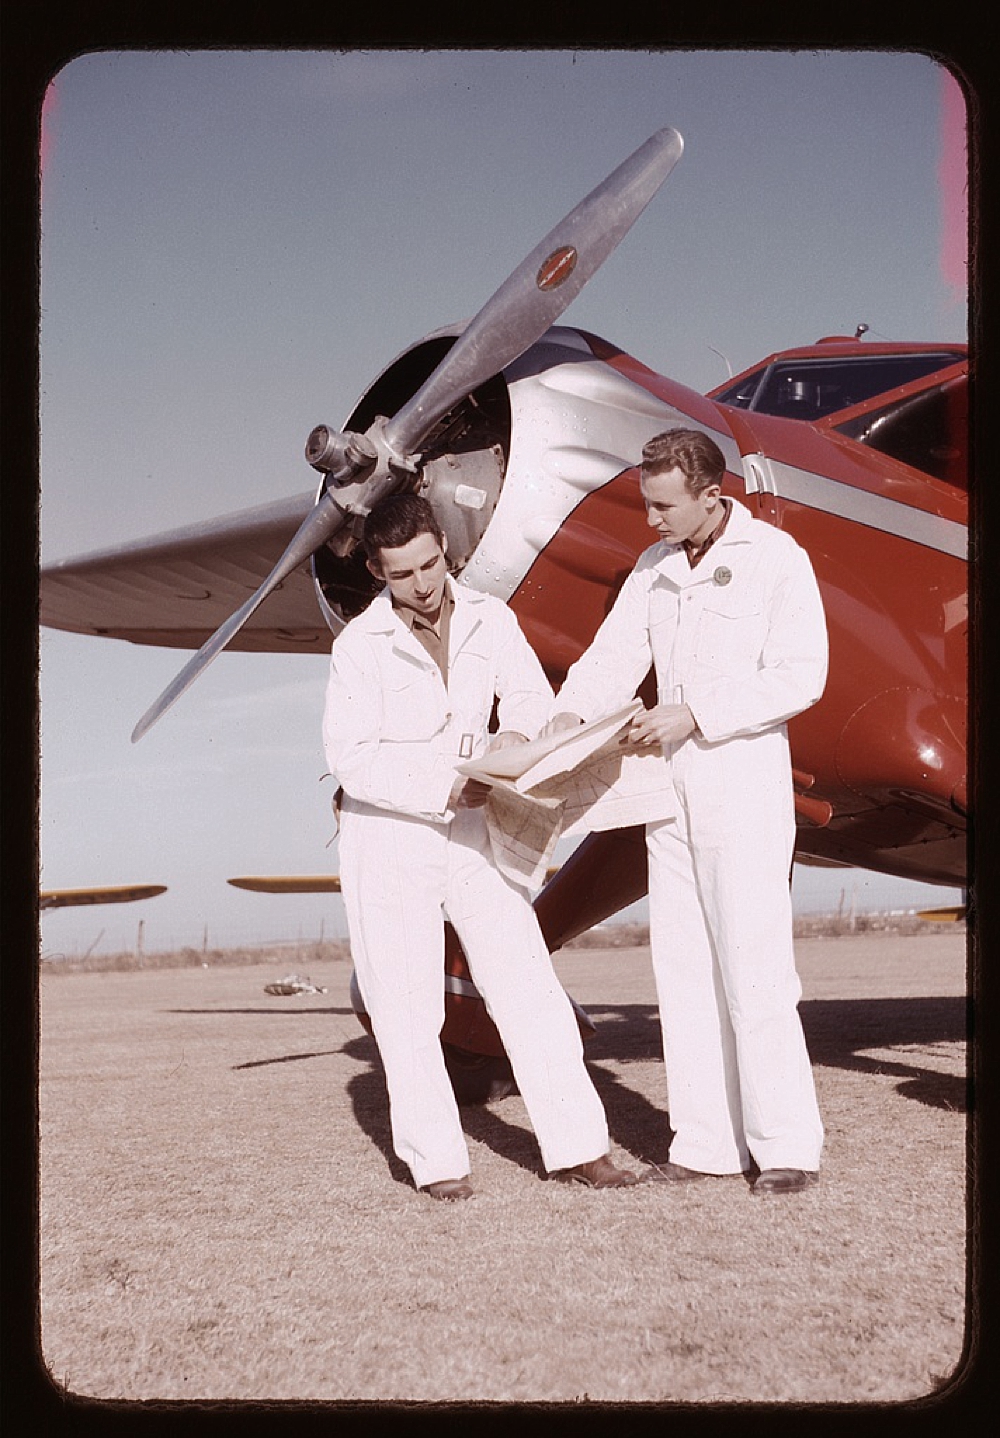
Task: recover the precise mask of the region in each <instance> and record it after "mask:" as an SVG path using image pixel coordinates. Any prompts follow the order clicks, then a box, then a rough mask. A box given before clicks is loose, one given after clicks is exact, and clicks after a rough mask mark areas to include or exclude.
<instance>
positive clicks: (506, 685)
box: [323, 494, 636, 1199]
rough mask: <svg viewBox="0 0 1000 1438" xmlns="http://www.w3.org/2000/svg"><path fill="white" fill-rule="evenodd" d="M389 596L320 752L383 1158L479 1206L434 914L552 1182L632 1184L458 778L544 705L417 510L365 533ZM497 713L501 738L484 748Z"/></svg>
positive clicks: (533, 723) (343, 664)
mask: <svg viewBox="0 0 1000 1438" xmlns="http://www.w3.org/2000/svg"><path fill="white" fill-rule="evenodd" d="M364 545H365V550H366V553H367V556H368V566H369V568H370V570H371V571H372V573H373V574H374V575H375V576H376V578H378V579H383V580H384V581H385V586H386V587H385V589H384V590H383V591H382V592H381V593H380V594H379V595H377V596H376V598H375V599H374V600H373V601H372V603H371V604H370V606H369V607H368V609H367V610H365V612H364V613H363V614H360V615H358V616H357V617H356V618H355V619H353V620H351V622H350V624H348V626H347V628H346V629H345V630H344V631H343V632H342V633H341V634H340V635H339V637H338V638H337V639H336V641H335V643H334V645H333V652H332V656H331V663H330V679H329V684H328V688H327V696H326V711H325V716H324V723H323V738H324V746H325V749H326V755H327V760H328V763H329V765H330V769H331V771H332V772H333V774H334V775H335V777H336V779H337V781H338V783H339V784H340V785H341V786H342V789H343V791H344V796H343V800H342V805H341V828H340V872H341V882H342V885H343V894H344V902H345V906H346V908H347V919H348V926H349V929H350V936H351V952H352V956H353V959H354V965H355V971H356V974H357V979H358V987H359V988H360V990H361V995H362V998H363V999H364V1001H365V1007H366V1009H367V1011H368V1014H369V1017H370V1018H371V1022H372V1029H373V1032H374V1035H375V1041H376V1043H377V1044H378V1048H379V1053H380V1055H381V1058H382V1063H383V1067H384V1069H385V1075H386V1084H387V1087H388V1090H389V1111H390V1121H391V1125H392V1134H393V1147H394V1149H395V1151H396V1153H397V1155H398V1156H399V1157H400V1158H401V1159H402V1160H403V1161H404V1162H405V1163H406V1164H407V1165H408V1166H409V1168H410V1171H411V1173H412V1174H413V1180H414V1183H415V1184H416V1186H417V1188H418V1189H421V1190H423V1191H425V1192H427V1193H429V1194H431V1195H432V1197H434V1198H442V1199H460V1198H468V1197H470V1196H471V1194H472V1187H471V1184H470V1183H469V1179H468V1175H469V1154H468V1148H467V1146H466V1143H465V1137H464V1134H463V1132H462V1126H461V1122H460V1120H459V1113H458V1106H457V1104H456V1101H455V1096H454V1092H453V1090H452V1087H451V1084H450V1082H449V1079H448V1074H447V1071H446V1069H445V1065H444V1057H443V1054H442V1052H441V1044H440V1038H439V1035H440V1030H441V1025H442V1023H443V1021H444V918H445V916H447V917H448V919H450V921H451V923H452V925H453V927H454V928H455V930H456V932H457V934H458V937H459V939H460V940H461V943H462V947H463V949H464V951H465V956H466V959H467V960H468V964H469V970H470V973H471V974H472V978H473V981H474V983H475V984H476V987H477V988H478V989H479V992H480V993H481V994H482V996H483V1000H484V1002H485V1004H486V1007H487V1009H488V1010H489V1013H490V1015H491V1017H492V1018H493V1020H494V1022H495V1023H496V1025H497V1028H498V1030H499V1031H500V1035H501V1037H502V1039H503V1041H504V1046H505V1048H506V1051H507V1055H508V1057H509V1059H510V1062H511V1066H512V1068H513V1070H514V1077H515V1079H516V1080H517V1084H518V1088H519V1090H520V1092H521V1096H522V1098H523V1099H524V1103H525V1106H526V1108H527V1110H528V1115H529V1117H530V1119H531V1122H532V1124H533V1126H534V1129H535V1134H536V1137H537V1139H538V1143H539V1147H540V1148H541V1152H542V1161H543V1164H544V1166H545V1168H546V1170H547V1171H548V1172H549V1174H550V1175H551V1176H553V1177H555V1178H558V1179H562V1180H569V1181H576V1182H579V1183H583V1184H586V1185H588V1186H590V1187H596V1188H612V1187H613V1188H617V1187H623V1186H626V1185H629V1184H633V1183H635V1182H636V1178H635V1175H634V1174H633V1173H631V1172H630V1171H628V1170H627V1169H620V1168H617V1167H616V1166H615V1165H614V1164H613V1163H612V1162H611V1159H610V1158H609V1157H608V1156H607V1155H608V1129H607V1121H606V1118H605V1114H604V1109H603V1106H602V1104H601V1101H600V1098H599V1097H598V1095H597V1091H596V1090H595V1088H594V1086H593V1083H592V1082H591V1079H590V1076H589V1074H588V1073H587V1070H586V1067H585V1065H584V1060H583V1045H582V1042H581V1039H580V1031H579V1028H578V1025H577V1022H576V1018H575V1016H574V1013H573V1008H572V1005H571V1004H570V1001H569V999H568V997H567V995H566V993H565V992H564V990H563V989H562V987H561V986H560V984H559V981H558V979H557V978H556V975H555V971H554V970H553V967H552V961H551V959H550V957H549V953H548V950H547V948H546V946H545V941H544V939H543V938H542V933H541V930H540V928H539V926H538V921H537V919H536V917H535V912H534V909H533V908H532V905H531V901H530V897H529V895H528V893H527V892H526V891H525V890H523V889H520V888H518V887H517V886H515V885H514V884H512V883H511V882H510V881H509V880H508V879H507V878H506V877H505V876H504V875H503V874H502V873H501V872H500V870H499V869H498V868H497V866H496V864H495V863H494V860H493V855H492V851H491V847H490V839H489V833H488V830H487V826H486V820H485V816H484V811H483V805H484V803H485V801H486V798H487V790H486V789H485V788H484V787H483V786H482V785H478V784H473V783H470V782H469V781H468V780H466V779H465V778H464V776H462V775H460V774H458V772H457V769H456V765H457V764H458V763H459V762H460V761H461V760H462V759H466V758H475V757H478V756H479V755H481V754H483V753H484V752H485V751H486V749H487V747H488V746H489V747H494V748H495V747H503V746H505V745H506V744H509V743H517V742H520V741H522V740H524V739H527V738H533V737H534V736H535V735H536V734H537V732H538V730H539V729H540V727H541V725H542V724H543V723H544V721H545V719H546V717H547V715H548V712H549V708H550V705H551V702H552V690H551V688H550V686H549V683H548V680H547V679H546V678H545V674H544V672H543V670H542V667H541V665H540V664H539V662H538V659H537V657H536V656H535V654H534V652H533V651H532V649H531V648H530V646H529V644H528V642H527V640H526V639H525V638H524V636H523V634H522V633H521V630H520V628H519V627H518V624H517V620H516V619H515V618H514V615H513V613H512V612H511V611H510V610H509V609H508V608H507V606H506V605H505V604H504V603H503V602H502V601H501V600H499V599H497V598H495V597H494V596H492V595H488V594H479V593H477V592H475V591H474V590H471V589H466V588H463V587H462V586H460V585H456V584H454V583H453V582H452V580H451V578H450V577H449V575H448V569H447V562H446V558H445V554H446V550H447V541H446V538H445V535H444V534H443V533H442V531H441V528H440V526H439V524H438V522H437V519H436V518H435V515H434V511H433V510H432V509H431V507H430V505H429V504H428V503H427V502H426V500H424V499H422V498H420V497H419V496H417V495H411V494H407V495H394V496H391V497H390V498H388V499H385V500H382V501H381V502H380V503H379V504H377V505H375V507H374V508H373V509H372V511H371V513H370V514H369V515H368V517H367V519H366V521H365V527H364ZM494 699H496V700H497V701H498V704H499V711H498V712H499V722H500V733H499V734H498V735H497V736H496V738H495V739H493V740H492V742H491V740H490V737H489V734H488V725H489V721H490V716H491V713H492V711H493V706H494Z"/></svg>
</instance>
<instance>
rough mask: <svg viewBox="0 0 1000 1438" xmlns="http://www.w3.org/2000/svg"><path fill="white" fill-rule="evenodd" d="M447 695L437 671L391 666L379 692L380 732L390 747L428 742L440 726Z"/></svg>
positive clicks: (444, 719)
mask: <svg viewBox="0 0 1000 1438" xmlns="http://www.w3.org/2000/svg"><path fill="white" fill-rule="evenodd" d="M447 707H448V706H447V695H446V694H445V689H444V685H443V684H442V682H441V675H440V673H439V672H438V670H437V668H431V667H430V666H429V665H428V666H426V667H424V666H422V665H417V664H414V665H413V668H412V670H407V671H405V672H401V671H400V670H399V669H398V668H397V667H394V669H393V672H392V673H391V674H389V675H387V676H386V680H385V684H384V685H383V689H382V733H381V737H382V738H383V739H385V740H387V741H388V742H389V743H390V744H402V743H414V742H417V743H419V742H421V741H423V740H427V739H432V738H433V737H434V735H435V734H438V733H440V731H441V729H442V728H443V727H444V724H445V722H446V715H447Z"/></svg>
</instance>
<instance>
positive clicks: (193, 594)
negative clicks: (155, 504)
mask: <svg viewBox="0 0 1000 1438" xmlns="http://www.w3.org/2000/svg"><path fill="white" fill-rule="evenodd" d="M313 500H314V496H313V495H312V494H311V493H305V494H299V495H295V496H293V497H292V498H289V499H282V500H278V501H276V502H275V503H272V504H264V505H260V506H258V507H256V508H253V509H245V510H242V511H239V512H238V513H235V514H231V515H226V516H223V517H221V518H219V519H214V520H207V521H205V522H204V523H201V524H194V525H189V526H187V527H185V528H183V529H175V530H171V531H168V532H166V533H163V534H158V535H155V536H153V537H152V538H149V539H145V540H139V541H137V542H136V543H134V544H127V545H122V546H120V547H119V548H115V549H109V550H101V551H97V552H95V553H91V554H87V555H84V556H83V557H81V558H78V559H66V560H62V561H60V562H58V563H54V564H50V565H47V566H46V567H45V569H44V570H43V573H42V584H41V622H42V624H44V625H48V626H50V627H51V628H53V629H67V630H70V631H71V632H73V633H76V634H96V635H104V636H106V637H108V638H111V639H128V640H130V641H131V642H132V643H133V644H155V645H159V646H162V647H164V648H170V649H198V648H199V647H200V646H201V645H202V644H203V643H204V641H205V640H206V639H208V638H209V636H210V635H212V634H213V633H214V632H215V630H216V629H218V627H219V625H220V624H221V623H222V622H223V621H224V620H225V619H227V618H228V617H229V615H230V614H231V613H232V612H233V610H234V609H236V608H238V607H239V606H240V605H241V604H242V603H243V602H244V600H245V599H246V598H247V596H248V595H250V594H252V593H253V592H254V590H255V589H256V588H257V587H258V585H259V584H260V583H261V582H262V581H263V580H264V579H265V578H266V577H267V575H268V574H269V573H270V572H271V570H272V569H273V568H274V565H275V562H276V561H277V559H278V557H279V555H280V554H281V553H282V552H283V550H284V549H285V547H286V545H287V544H288V541H289V540H290V538H291V537H292V535H293V534H294V533H295V531H296V529H297V528H298V526H299V525H300V524H301V522H302V519H303V517H304V516H305V515H306V514H308V513H309V511H310V509H311V508H312V506H313ZM230 648H232V649H242V650H248V651H255V652H258V653H262V652H271V653H274V652H277V653H285V654H317V653H324V654H325V653H329V649H330V631H329V629H328V628H327V626H326V624H325V622H324V621H323V618H322V616H321V615H320V612H319V610H318V608H317V604H316V595H315V590H314V588H313V583H312V577H311V575H310V572H309V568H308V565H306V566H305V567H303V568H301V569H298V570H296V571H295V572H294V573H292V574H290V575H289V576H288V577H287V578H286V579H285V581H284V582H283V583H282V584H281V585H280V586H279V587H278V589H276V590H275V592H274V593H273V594H272V595H271V597H270V599H269V600H268V602H267V604H266V605H265V606H263V608H262V609H260V610H259V611H258V612H257V613H256V614H255V615H254V616H253V617H252V618H251V619H250V620H249V621H248V622H247V624H246V625H245V626H244V628H243V629H242V631H241V632H240V633H239V634H238V635H237V636H236V637H235V639H234V640H233V642H232V644H231V645H230Z"/></svg>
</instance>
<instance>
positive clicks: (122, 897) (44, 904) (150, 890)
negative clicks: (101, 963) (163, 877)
mask: <svg viewBox="0 0 1000 1438" xmlns="http://www.w3.org/2000/svg"><path fill="white" fill-rule="evenodd" d="M166 892H167V886H166V884H111V885H108V886H106V887H105V888H93V889H43V890H42V891H41V893H40V894H39V895H38V907H39V909H41V910H42V912H43V913H44V912H45V911H47V910H49V909H67V908H78V907H79V906H80V905H81V904H131V903H134V902H136V901H137V900H138V899H154V898H155V897H156V895H157V894H165V893H166Z"/></svg>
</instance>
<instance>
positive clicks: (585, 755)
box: [457, 699, 676, 889]
mask: <svg viewBox="0 0 1000 1438" xmlns="http://www.w3.org/2000/svg"><path fill="white" fill-rule="evenodd" d="M641 708H642V704H641V702H640V701H639V700H638V699H635V700H633V701H632V703H631V704H628V705H627V706H626V707H625V708H624V709H619V710H617V711H616V712H615V713H614V714H609V715H607V716H606V717H604V718H603V719H595V720H592V721H591V722H590V723H589V724H581V725H579V726H578V727H577V728H575V729H568V730H565V729H564V730H562V731H561V732H560V733H558V734H553V735H550V736H549V737H548V738H545V739H534V740H531V741H530V742H529V743H527V744H512V745H511V746H510V747H509V748H506V749H500V750H498V751H497V752H496V753H494V754H484V755H483V756H482V757H481V758H479V759H469V760H466V761H465V762H464V763H461V764H459V765H458V766H457V767H458V771H459V773H461V774H467V775H468V776H469V777H470V778H472V779H478V780H479V781H480V783H483V784H488V785H489V786H490V789H491V794H490V798H489V801H488V805H487V821H488V823H489V828H490V840H491V842H492V845H493V853H494V857H495V859H496V862H497V865H498V867H499V868H500V869H501V870H502V871H503V872H504V873H505V874H506V875H507V876H508V877H509V878H511V879H513V880H514V882H515V883H518V884H523V885H525V886H526V887H527V888H529V889H537V888H538V887H539V886H540V885H541V884H542V882H543V881H544V879H545V873H546V869H547V868H548V867H549V862H550V860H551V858H552V854H553V851H554V850H555V847H556V844H557V842H558V841H559V839H560V838H561V837H563V836H564V835H570V836H572V835H574V834H586V833H591V832H593V831H596V830H601V829H622V828H627V827H629V826H631V825H633V824H647V823H652V822H654V821H656V820H659V819H668V818H670V816H671V815H672V814H674V813H675V812H676V798H675V795H674V790H673V785H672V783H671V779H670V765H669V762H668V761H667V760H666V759H665V758H664V756H663V754H662V753H661V751H660V749H659V748H658V747H657V748H654V749H650V750H643V751H639V750H636V749H634V748H631V747H630V746H629V745H628V742H627V735H628V730H629V726H630V724H631V722H632V719H633V716H634V715H636V714H637V713H639V711H640V710H641Z"/></svg>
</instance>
